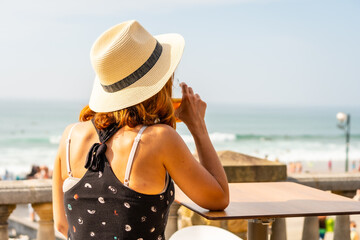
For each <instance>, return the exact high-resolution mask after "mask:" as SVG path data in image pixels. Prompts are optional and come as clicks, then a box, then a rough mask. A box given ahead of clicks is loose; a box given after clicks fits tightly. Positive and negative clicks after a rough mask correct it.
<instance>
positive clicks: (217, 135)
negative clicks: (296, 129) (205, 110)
mask: <svg viewBox="0 0 360 240" xmlns="http://www.w3.org/2000/svg"><path fill="white" fill-rule="evenodd" d="M209 136H210V139H211V141H212V142H234V141H235V142H237V141H248V140H250V141H253V140H259V141H287V140H288V141H304V142H308V141H322V140H340V141H342V140H343V139H344V138H345V137H344V135H308V134H304V135H278V134H269V135H256V134H234V133H222V132H214V133H210V134H209ZM181 137H182V138H183V140H184V141H185V142H186V143H194V140H193V137H192V136H191V135H187V134H181ZM351 139H356V140H360V134H354V135H351Z"/></svg>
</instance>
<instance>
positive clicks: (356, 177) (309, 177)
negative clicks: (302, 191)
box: [286, 173, 360, 197]
mask: <svg viewBox="0 0 360 240" xmlns="http://www.w3.org/2000/svg"><path fill="white" fill-rule="evenodd" d="M286 181H288V182H296V183H299V184H303V185H306V186H309V187H313V188H317V189H320V190H324V191H332V192H333V193H337V194H340V195H343V196H346V197H353V196H354V195H355V192H356V190H357V189H360V173H316V174H315V173H313V174H312V173H301V174H291V175H289V176H288V178H287V180H286Z"/></svg>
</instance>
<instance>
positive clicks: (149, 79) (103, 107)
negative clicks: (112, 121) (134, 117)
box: [89, 33, 185, 112]
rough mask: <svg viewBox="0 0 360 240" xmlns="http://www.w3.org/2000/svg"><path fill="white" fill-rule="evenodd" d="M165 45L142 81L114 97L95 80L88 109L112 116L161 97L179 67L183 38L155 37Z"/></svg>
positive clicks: (171, 34)
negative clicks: (119, 111)
mask: <svg viewBox="0 0 360 240" xmlns="http://www.w3.org/2000/svg"><path fill="white" fill-rule="evenodd" d="M154 37H155V38H156V39H157V40H158V42H159V43H160V44H161V45H162V48H163V49H162V53H161V56H160V58H159V59H158V61H157V62H156V64H155V65H154V66H153V67H152V68H151V69H150V71H149V72H147V73H146V74H145V75H144V76H143V77H142V78H140V79H139V80H138V81H136V82H135V83H133V84H131V85H130V86H128V87H126V88H124V89H122V90H120V91H118V92H114V93H109V92H106V91H105V90H104V89H103V87H102V86H101V84H100V80H99V78H98V76H96V77H95V81H94V85H93V89H92V93H91V96H90V101H89V107H90V109H91V110H93V111H94V112H113V111H117V110H121V109H124V108H127V107H130V106H134V105H136V104H139V103H141V102H143V101H145V100H147V99H149V98H150V97H152V96H154V95H155V94H156V93H158V92H159V91H160V90H161V89H162V88H163V87H164V85H165V84H166V82H167V81H168V80H169V79H170V77H171V75H172V74H173V73H174V72H175V70H176V67H177V66H178V64H179V62H180V60H181V57H182V54H183V51H184V46H185V41H184V38H183V37H182V36H181V35H179V34H176V33H170V34H162V35H157V36H154Z"/></svg>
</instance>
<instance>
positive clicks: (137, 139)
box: [124, 126, 147, 187]
mask: <svg viewBox="0 0 360 240" xmlns="http://www.w3.org/2000/svg"><path fill="white" fill-rule="evenodd" d="M146 127H147V126H143V127H142V128H141V129H140V131H139V133H138V134H137V136H136V137H135V140H134V143H133V145H132V148H131V152H130V155H129V159H128V163H127V166H126V171H125V179H124V185H125V186H127V187H129V180H130V172H131V168H132V165H133V162H134V156H135V152H136V148H137V146H138V144H139V142H140V139H141V135H142V133H143V132H144V130H145V129H146Z"/></svg>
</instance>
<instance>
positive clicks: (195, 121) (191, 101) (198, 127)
mask: <svg viewBox="0 0 360 240" xmlns="http://www.w3.org/2000/svg"><path fill="white" fill-rule="evenodd" d="M180 86H181V90H182V101H181V105H180V107H179V108H178V109H176V110H175V117H177V118H178V119H180V120H181V121H183V122H184V123H185V124H186V126H187V127H188V128H189V130H190V132H191V133H192V134H196V133H205V132H206V126H205V121H204V118H205V111H206V103H205V102H204V101H203V100H201V98H200V96H199V94H194V91H193V90H192V88H191V87H189V86H188V85H186V84H185V83H181V84H180ZM204 131H205V132H204Z"/></svg>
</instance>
